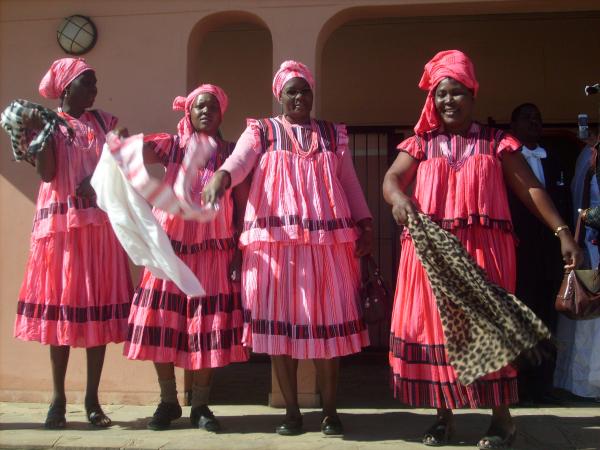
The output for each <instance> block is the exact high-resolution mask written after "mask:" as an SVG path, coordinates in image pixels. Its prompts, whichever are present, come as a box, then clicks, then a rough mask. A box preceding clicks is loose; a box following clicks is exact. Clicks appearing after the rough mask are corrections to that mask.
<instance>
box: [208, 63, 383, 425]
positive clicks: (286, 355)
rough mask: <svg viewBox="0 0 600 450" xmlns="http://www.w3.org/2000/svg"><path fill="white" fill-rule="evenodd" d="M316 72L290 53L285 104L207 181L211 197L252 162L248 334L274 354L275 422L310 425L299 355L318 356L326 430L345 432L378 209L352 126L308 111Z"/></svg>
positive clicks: (281, 95)
mask: <svg viewBox="0 0 600 450" xmlns="http://www.w3.org/2000/svg"><path fill="white" fill-rule="evenodd" d="M313 89H314V79H313V77H312V74H311V73H310V72H309V70H308V69H307V67H306V66H305V65H304V64H301V63H298V62H295V61H286V62H284V63H283V64H282V65H281V68H280V69H279V71H278V72H277V73H276V74H275V78H274V80H273V94H274V95H275V98H276V99H277V100H278V101H279V102H280V103H281V105H282V108H283V114H282V115H281V116H278V117H272V118H267V119H260V120H254V119H249V120H248V126H247V128H246V130H245V131H244V132H243V134H242V136H241V137H240V139H239V141H238V143H237V145H236V148H235V150H234V151H233V154H232V156H231V157H230V158H229V159H228V160H227V161H226V162H225V164H224V165H223V166H221V168H220V169H219V170H218V171H217V172H216V173H215V176H214V177H213V178H212V180H211V181H210V182H209V184H208V185H207V187H206V188H205V191H204V199H205V201H206V202H208V203H212V202H214V201H216V200H217V199H218V198H220V197H222V196H223V195H226V192H228V191H227V189H228V188H231V187H233V186H236V185H237V184H238V183H240V182H241V181H242V180H244V178H245V177H246V175H247V174H249V173H250V172H251V171H252V170H254V173H253V175H252V182H251V186H250V193H249V200H248V204H247V206H246V214H245V217H244V228H243V231H242V234H241V237H240V246H241V247H242V248H243V265H242V297H243V302H244V309H245V310H246V329H245V332H244V343H245V344H246V345H247V346H249V347H252V349H253V351H254V352H256V353H267V354H269V355H271V357H272V362H273V367H274V369H275V374H276V376H277V381H278V382H279V386H280V387H281V392H282V394H283V397H284V400H285V404H286V417H285V420H284V421H283V423H282V424H281V425H280V426H278V427H277V429H276V431H277V433H279V434H283V435H293V434H299V433H300V432H301V431H302V415H301V414H300V409H299V407H298V395H297V367H298V360H299V359H311V360H313V361H314V363H315V366H316V369H317V378H318V382H319V388H320V392H321V398H322V401H323V415H324V419H323V422H322V424H321V429H322V431H323V432H324V433H325V434H341V433H342V424H341V422H340V419H339V417H338V415H337V411H336V388H337V379H338V370H339V357H340V356H343V355H348V354H351V353H357V352H360V351H361V348H362V347H364V346H366V345H368V343H369V342H368V335H367V330H366V327H365V324H364V322H363V320H362V317H361V313H360V308H359V304H358V299H357V297H358V295H357V293H358V284H359V269H358V259H357V257H360V256H362V255H365V254H368V253H369V252H370V250H371V239H372V225H371V224H372V219H371V214H370V212H369V209H368V207H367V205H366V201H365V198H364V196H363V193H362V191H361V188H360V185H359V184H358V180H357V178H356V173H355V172H354V167H353V165H352V159H351V154H350V151H349V149H348V137H347V135H346V127H345V126H344V125H341V124H334V123H331V122H326V121H322V120H314V119H311V117H310V111H311V109H312V102H313Z"/></svg>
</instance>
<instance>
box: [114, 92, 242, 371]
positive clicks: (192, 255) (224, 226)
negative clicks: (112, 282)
mask: <svg viewBox="0 0 600 450" xmlns="http://www.w3.org/2000/svg"><path fill="white" fill-rule="evenodd" d="M194 98H195V96H194ZM147 140H150V141H152V142H154V143H155V144H156V147H155V151H156V152H157V154H158V155H159V156H160V158H161V159H162V161H163V164H164V166H165V168H166V174H165V181H166V182H167V183H170V184H173V183H175V178H176V176H177V173H178V172H179V169H180V166H181V163H182V160H183V157H184V154H185V152H186V151H191V150H190V146H189V145H188V146H187V147H186V148H181V146H180V138H179V136H172V135H168V134H160V135H154V136H150V137H147ZM232 148H233V144H229V143H224V142H222V143H221V144H220V148H219V149H218V150H217V151H216V153H215V154H214V155H213V157H212V159H211V160H210V161H209V163H208V164H207V166H206V168H205V169H202V170H200V171H198V176H197V180H196V182H195V184H194V185H193V186H192V195H191V198H192V201H195V202H200V198H201V193H202V189H203V188H204V185H205V184H206V183H207V182H208V180H209V179H210V178H211V177H212V175H213V174H214V172H215V168H216V167H219V166H220V165H221V163H222V162H223V161H224V160H225V158H226V157H227V156H228V155H229V153H230V152H231V150H232ZM153 212H154V216H155V217H156V220H157V221H158V223H159V224H160V225H161V226H162V227H163V229H164V230H165V232H166V233H167V235H168V236H169V239H170V240H171V244H172V246H173V249H174V250H175V253H176V255H177V256H178V257H179V258H180V259H181V260H182V261H183V262H184V263H185V264H187V265H188V267H189V268H190V269H191V270H192V271H193V272H194V274H195V275H196V277H197V278H198V280H199V281H200V283H201V284H202V287H203V288H204V290H205V291H206V295H205V296H203V297H188V296H187V295H186V294H184V293H183V292H182V291H181V290H180V289H179V288H178V287H177V286H176V285H175V283H173V282H172V281H168V280H162V279H160V278H157V277H155V276H154V275H152V273H150V271H149V270H147V269H146V270H144V273H143V275H142V280H141V282H140V285H139V287H138V288H137V289H136V291H135V294H134V296H133V302H132V305H131V314H130V316H129V334H128V338H127V342H126V343H125V349H124V354H125V356H127V358H129V359H139V360H151V361H154V362H156V363H173V364H175V365H176V366H178V367H183V368H185V369H190V370H198V369H203V368H210V367H222V366H226V365H227V364H229V363H232V362H241V361H246V360H247V359H248V353H247V350H246V349H245V348H244V347H243V345H242V335H243V327H244V314H243V310H242V303H241V295H240V288H239V285H238V284H236V283H232V282H231V280H230V279H229V277H228V274H229V264H230V263H231V261H232V259H233V255H234V253H235V249H236V233H235V228H234V223H233V214H234V205H233V199H232V197H231V193H230V192H228V193H227V194H226V195H225V197H224V198H223V200H222V201H221V203H220V209H219V213H218V214H217V216H216V218H215V219H214V220H213V221H211V222H206V223H200V222H197V221H193V220H184V219H183V218H181V217H179V216H175V215H171V214H169V213H167V212H165V211H162V210H159V209H157V208H154V209H153Z"/></svg>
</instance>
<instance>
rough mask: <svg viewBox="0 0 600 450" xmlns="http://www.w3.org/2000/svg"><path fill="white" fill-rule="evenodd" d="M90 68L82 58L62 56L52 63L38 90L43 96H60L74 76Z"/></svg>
mask: <svg viewBox="0 0 600 450" xmlns="http://www.w3.org/2000/svg"><path fill="white" fill-rule="evenodd" d="M87 70H92V71H93V70H94V69H93V68H91V67H90V66H89V65H88V64H87V63H86V62H85V59H83V58H62V59H57V60H56V61H54V62H53V63H52V65H51V66H50V69H48V72H46V75H44V78H42V81H40V86H39V88H38V90H39V91H40V94H41V95H42V96H43V97H46V98H60V96H61V95H62V93H63V91H64V90H65V88H66V87H67V86H68V85H69V84H71V81H73V80H74V79H75V78H77V77H78V76H79V75H81V74H82V73H83V72H85V71H87Z"/></svg>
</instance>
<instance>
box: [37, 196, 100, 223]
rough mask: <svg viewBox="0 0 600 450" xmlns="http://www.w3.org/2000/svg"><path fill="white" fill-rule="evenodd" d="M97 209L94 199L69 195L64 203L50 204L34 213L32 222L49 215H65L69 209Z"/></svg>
mask: <svg viewBox="0 0 600 450" xmlns="http://www.w3.org/2000/svg"><path fill="white" fill-rule="evenodd" d="M88 208H98V205H97V204H96V200H95V199H88V198H83V197H75V196H72V195H70V196H69V197H67V201H66V202H56V203H50V205H48V206H47V207H46V208H40V209H39V210H38V211H37V212H36V213H35V218H34V221H36V222H37V221H39V220H43V219H47V218H48V217H49V216H51V215H57V214H66V213H67V211H68V210H69V209H88Z"/></svg>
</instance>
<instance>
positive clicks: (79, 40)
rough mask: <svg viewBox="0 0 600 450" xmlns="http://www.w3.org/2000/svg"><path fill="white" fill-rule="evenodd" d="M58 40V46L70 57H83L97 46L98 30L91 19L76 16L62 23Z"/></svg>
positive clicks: (58, 32)
mask: <svg viewBox="0 0 600 450" xmlns="http://www.w3.org/2000/svg"><path fill="white" fill-rule="evenodd" d="M56 33H57V35H56V38H57V40H58V45H60V47H61V48H62V49H63V50H64V51H65V52H66V53H68V54H69V55H82V54H84V53H87V52H89V51H90V50H91V49H92V48H93V47H94V45H95V44H96V38H97V37H98V30H97V29H96V25H94V22H92V20H91V19H90V18H89V17H85V16H80V15H74V16H69V17H67V18H65V19H63V21H62V22H61V24H60V25H59V27H58V30H57V32H56Z"/></svg>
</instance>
